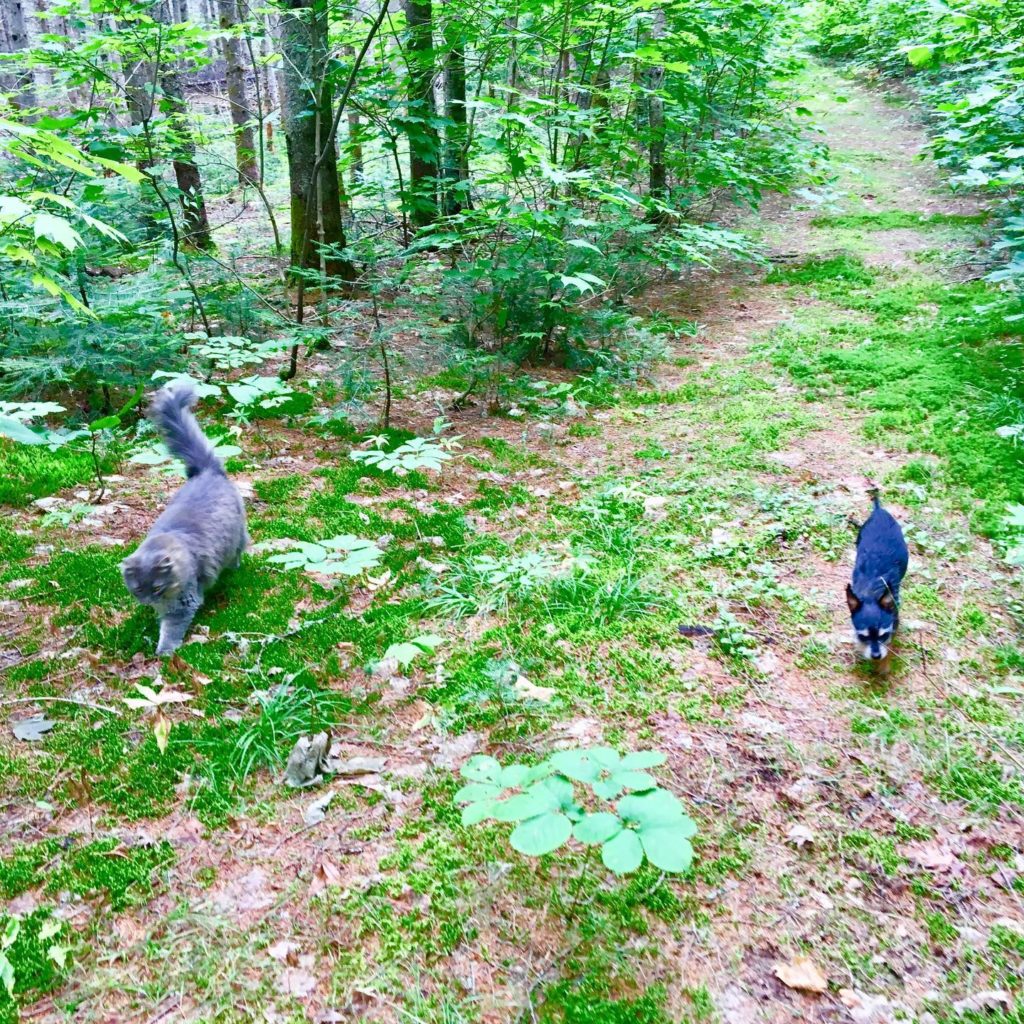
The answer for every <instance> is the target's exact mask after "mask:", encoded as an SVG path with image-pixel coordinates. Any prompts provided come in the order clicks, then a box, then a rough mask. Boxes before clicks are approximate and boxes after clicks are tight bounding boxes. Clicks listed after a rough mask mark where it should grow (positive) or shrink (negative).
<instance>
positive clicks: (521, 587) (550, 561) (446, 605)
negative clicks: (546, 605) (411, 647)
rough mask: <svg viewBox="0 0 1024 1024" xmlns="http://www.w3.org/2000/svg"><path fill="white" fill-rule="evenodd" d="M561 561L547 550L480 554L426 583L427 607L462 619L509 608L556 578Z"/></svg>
mask: <svg viewBox="0 0 1024 1024" xmlns="http://www.w3.org/2000/svg"><path fill="white" fill-rule="evenodd" d="M560 566H561V562H560V560H559V559H558V558H556V557H555V556H554V555H552V554H551V553H549V552H547V551H530V552H527V553H526V554H524V555H513V556H509V557H506V558H496V557H495V556H494V555H477V556H475V557H472V558H468V559H466V560H465V561H463V562H459V563H457V564H455V565H453V566H451V567H450V568H449V569H448V571H447V572H446V573H445V574H443V575H440V576H437V577H436V578H435V579H434V580H432V581H431V582H430V583H428V584H427V593H428V598H427V607H428V608H430V609H433V610H437V611H443V612H444V613H445V614H447V615H452V616H454V617H456V618H460V617H462V616H465V615H477V614H480V613H486V612H491V611H497V610H499V609H504V608H507V607H508V605H509V603H510V602H511V601H514V600H521V599H522V598H524V597H526V596H528V595H529V594H531V593H534V592H536V591H537V590H538V589H539V588H540V587H541V586H542V585H543V584H545V583H547V582H548V581H549V580H551V579H552V578H554V576H555V575H556V574H557V573H558V571H559V568H560Z"/></svg>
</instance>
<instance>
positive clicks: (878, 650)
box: [846, 584, 897, 661]
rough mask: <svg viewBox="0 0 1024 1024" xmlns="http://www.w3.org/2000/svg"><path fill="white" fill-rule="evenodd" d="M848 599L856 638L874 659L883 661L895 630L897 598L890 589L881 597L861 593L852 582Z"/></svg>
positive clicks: (863, 650)
mask: <svg viewBox="0 0 1024 1024" xmlns="http://www.w3.org/2000/svg"><path fill="white" fill-rule="evenodd" d="M846 603H847V605H849V608H850V620H851V622H852V623H853V632H854V638H855V639H856V641H857V646H858V647H859V648H860V653H861V655H863V657H865V658H868V659H870V660H871V661H881V660H882V659H883V658H884V657H885V656H886V655H887V654H888V653H889V644H890V643H892V635H893V633H894V632H895V631H896V616H897V610H896V601H895V599H894V598H893V595H892V594H891V593H890V592H889V591H888V590H887V591H886V592H885V593H884V594H882V595H881V597H865V598H863V599H862V598H860V597H858V596H857V595H856V594H855V593H854V590H853V587H851V586H850V585H849V584H847V587H846Z"/></svg>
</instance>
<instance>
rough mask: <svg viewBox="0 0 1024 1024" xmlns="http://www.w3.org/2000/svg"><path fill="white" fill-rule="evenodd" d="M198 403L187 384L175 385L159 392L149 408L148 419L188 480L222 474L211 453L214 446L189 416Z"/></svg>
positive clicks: (194, 419) (192, 390)
mask: <svg viewBox="0 0 1024 1024" xmlns="http://www.w3.org/2000/svg"><path fill="white" fill-rule="evenodd" d="M198 400H199V399H198V396H197V395H196V391H195V388H193V387H192V386H191V385H190V384H177V385H174V386H172V387H167V388H163V390H161V391H158V392H157V393H156V396H155V397H154V398H153V401H152V404H151V405H150V407H149V418H150V419H151V420H152V421H153V422H154V423H155V424H156V426H157V429H158V430H159V431H160V433H161V434H162V435H163V438H164V441H165V442H166V443H167V447H168V448H169V449H170V450H171V454H172V455H176V456H177V457H178V458H179V459H181V460H182V461H183V462H184V463H185V472H186V474H187V475H188V476H189V477H193V476H196V475H197V474H199V473H202V472H203V471H204V470H208V469H211V470H213V471H214V472H216V473H223V472H224V467H223V466H222V465H221V463H220V459H218V458H217V456H216V455H214V453H213V445H212V444H210V442H209V440H208V439H207V437H206V435H205V434H204V433H203V432H202V430H201V429H200V428H199V424H198V423H197V422H196V418H195V416H193V415H192V408H193V406H194V405H195V404H196V402H197V401H198Z"/></svg>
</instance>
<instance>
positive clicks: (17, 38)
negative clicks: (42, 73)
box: [3, 0, 39, 110]
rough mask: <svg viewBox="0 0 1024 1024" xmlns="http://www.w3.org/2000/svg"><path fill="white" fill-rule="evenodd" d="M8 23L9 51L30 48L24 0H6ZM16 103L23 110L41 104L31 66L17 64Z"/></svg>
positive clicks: (20, 50)
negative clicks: (20, 66) (37, 96)
mask: <svg viewBox="0 0 1024 1024" xmlns="http://www.w3.org/2000/svg"><path fill="white" fill-rule="evenodd" d="M3 7H4V11H5V21H6V23H7V45H8V47H9V49H8V52H9V53H21V52H22V51H25V50H28V48H29V38H28V25H27V22H26V19H25V4H24V0H5V3H4V5H3ZM13 100H14V103H15V104H16V105H17V106H19V107H21V108H22V109H23V110H24V109H27V108H30V107H36V106H38V105H39V102H38V99H37V98H36V80H35V75H34V74H33V72H32V69H31V68H30V67H23V68H18V67H17V66H16V65H15V83H14V96H13Z"/></svg>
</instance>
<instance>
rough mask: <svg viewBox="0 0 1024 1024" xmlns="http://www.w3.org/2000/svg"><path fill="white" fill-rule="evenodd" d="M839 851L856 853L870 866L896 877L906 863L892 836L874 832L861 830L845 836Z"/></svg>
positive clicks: (840, 842) (841, 840) (840, 843)
mask: <svg viewBox="0 0 1024 1024" xmlns="http://www.w3.org/2000/svg"><path fill="white" fill-rule="evenodd" d="M839 849H840V850H842V851H844V852H847V853H849V852H856V853H857V855H858V856H859V857H862V858H863V859H864V860H866V861H867V862H868V863H869V864H870V865H872V866H877V867H879V868H881V869H882V871H884V872H885V874H887V875H890V876H891V875H895V874H897V873H898V872H899V870H900V868H901V867H902V866H903V865H904V864H905V863H906V859H905V858H904V857H902V856H901V855H900V854H899V853H898V852H897V850H896V842H895V840H894V839H893V838H892V837H891V836H879V835H875V833H874V832H868V831H867V830H865V829H860V830H857V831H854V832H850V833H848V834H847V835H845V836H843V837H842V838H841V839H840V841H839Z"/></svg>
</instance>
